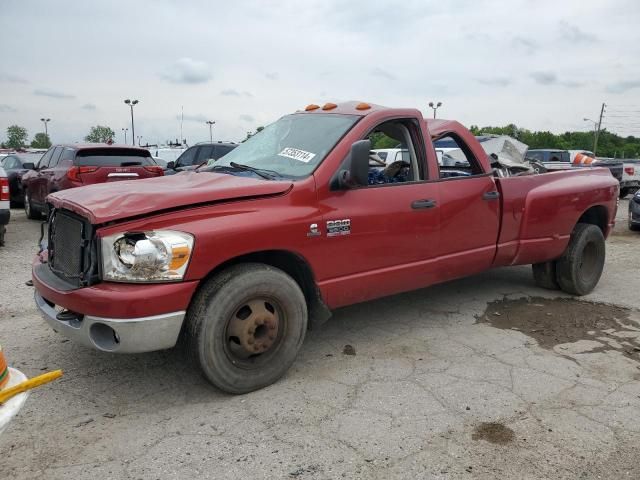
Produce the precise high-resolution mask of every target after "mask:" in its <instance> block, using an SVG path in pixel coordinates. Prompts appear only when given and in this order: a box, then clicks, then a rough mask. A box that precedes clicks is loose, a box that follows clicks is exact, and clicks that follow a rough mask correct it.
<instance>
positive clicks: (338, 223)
mask: <svg viewBox="0 0 640 480" xmlns="http://www.w3.org/2000/svg"><path fill="white" fill-rule="evenodd" d="M350 233H351V219H350V218H345V219H344V220H329V221H328V222H327V237H337V236H339V235H349V234H350Z"/></svg>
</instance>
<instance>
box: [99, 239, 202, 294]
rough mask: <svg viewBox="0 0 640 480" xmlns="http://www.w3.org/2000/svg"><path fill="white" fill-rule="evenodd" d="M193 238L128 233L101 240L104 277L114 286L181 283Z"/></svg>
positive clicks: (189, 256)
mask: <svg viewBox="0 0 640 480" xmlns="http://www.w3.org/2000/svg"><path fill="white" fill-rule="evenodd" d="M192 250H193V236H192V235H189V234H188V233H184V232H175V231H172V230H156V231H150V232H129V233H118V234H116V235H109V236H107V237H103V238H102V277H103V279H104V280H108V281H112V282H172V281H176V280H182V278H183V277H184V274H185V272H186V270H187V265H188V264H189V259H190V258H191V252H192Z"/></svg>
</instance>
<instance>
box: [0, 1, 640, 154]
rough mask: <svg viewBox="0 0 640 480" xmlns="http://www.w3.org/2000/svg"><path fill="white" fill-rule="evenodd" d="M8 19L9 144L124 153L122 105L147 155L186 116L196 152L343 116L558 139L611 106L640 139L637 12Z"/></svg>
mask: <svg viewBox="0 0 640 480" xmlns="http://www.w3.org/2000/svg"><path fill="white" fill-rule="evenodd" d="M0 19H1V20H2V30H1V31H2V41H1V42H0V139H4V138H6V134H5V132H6V127H7V126H9V125H12V124H19V125H23V126H25V127H26V128H27V129H28V131H29V134H30V136H32V135H33V134H35V133H36V132H39V131H42V123H41V122H40V121H39V119H40V118H41V117H43V116H44V117H49V118H51V122H50V124H49V132H50V134H51V137H52V139H53V141H54V142H73V141H77V140H80V139H81V138H82V137H83V136H84V135H85V134H86V133H87V131H88V130H89V128H90V126H91V125H96V124H102V125H108V126H110V127H111V128H113V129H114V130H115V131H116V132H117V134H118V140H119V141H121V140H122V132H121V129H122V128H124V127H128V128H129V129H130V127H131V125H130V116H129V109H128V107H127V106H125V105H124V103H123V100H124V99H125V98H132V99H134V98H135V99H138V100H139V101H140V103H139V104H138V105H137V106H136V107H135V119H136V136H137V135H142V137H143V138H142V142H143V143H144V142H146V141H149V142H150V143H151V142H153V143H155V142H163V141H166V140H168V139H170V138H173V139H175V138H176V137H178V136H179V134H180V120H179V118H180V112H181V108H182V107H184V136H185V137H186V138H187V139H188V141H189V143H194V142H196V141H201V140H206V139H208V136H209V130H208V127H207V125H206V124H205V121H206V120H215V121H216V125H215V126H214V137H215V139H219V140H236V141H237V140H239V139H241V138H243V137H244V135H245V133H246V132H247V131H248V130H254V129H255V128H256V127H257V126H259V125H263V124H267V123H269V122H271V121H273V120H275V119H276V118H278V117H279V116H281V115H283V114H286V113H289V112H291V111H294V110H296V109H299V108H302V107H304V106H305V105H307V104H308V103H311V102H313V103H323V102H326V101H341V100H365V101H370V102H373V103H378V104H382V105H388V106H410V107H417V108H421V109H422V110H423V112H425V113H427V110H428V108H427V106H426V105H427V103H428V102H429V101H431V100H433V101H441V102H443V106H442V108H441V110H440V111H439V116H442V117H446V118H453V119H457V120H460V121H462V122H463V123H464V124H466V125H471V124H479V125H496V124H497V125H503V124H507V123H510V122H514V123H516V124H517V125H519V126H522V127H526V128H530V129H549V130H551V131H555V132H559V131H564V130H567V129H571V130H587V129H589V128H590V126H589V125H588V123H587V122H584V121H583V118H584V117H590V118H593V119H596V118H597V115H598V114H599V110H600V105H601V104H602V102H606V103H607V105H608V108H607V114H606V116H605V121H604V125H605V126H608V127H609V128H610V129H612V130H614V131H616V130H617V131H619V132H620V133H624V134H635V135H637V136H640V30H639V27H638V25H640V3H639V2H638V1H637V0H602V1H594V0H562V1H558V0H554V1H547V0H538V1H535V2H533V1H524V0H511V1H509V2H507V1H492V0H488V1H477V0H476V1H471V0H448V1H444V0H438V1H433V0H416V1H413V0H404V1H400V2H394V1H391V0H388V1H383V0H366V1H365V0H349V1H347V0H319V1H315V0H309V1H306V0H305V1H301V0H298V1H295V0H282V1H275V0H263V1H245V0H236V1H234V2H229V1H225V2H221V1H207V0H201V1H199V0H183V1H177V0H175V1H174V0H154V1H151V0H137V1H132V0H128V1H120V0H109V1H107V2H97V1H81V0H77V1H71V0H56V1H55V2H52V1H44V0H41V1H36V0H3V1H2V9H0ZM130 134H131V131H130V130H129V135H130ZM130 138H131V137H129V139H130Z"/></svg>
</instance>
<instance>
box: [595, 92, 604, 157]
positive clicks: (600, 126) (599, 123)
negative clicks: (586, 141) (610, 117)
mask: <svg viewBox="0 0 640 480" xmlns="http://www.w3.org/2000/svg"><path fill="white" fill-rule="evenodd" d="M606 106H607V105H606V104H604V103H603V104H602V108H601V109H600V119H599V120H598V130H596V138H595V139H594V140H593V154H594V155H597V154H598V152H597V150H598V137H599V136H600V130H601V128H602V117H603V116H604V108H605V107H606Z"/></svg>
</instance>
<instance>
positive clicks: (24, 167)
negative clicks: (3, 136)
mask: <svg viewBox="0 0 640 480" xmlns="http://www.w3.org/2000/svg"><path fill="white" fill-rule="evenodd" d="M41 157H42V154H41V153H12V154H10V155H8V156H6V157H5V158H3V159H2V168H4V169H5V171H6V172H7V177H8V178H9V199H10V202H11V207H12V208H16V207H19V206H22V205H23V203H24V190H23V188H22V175H24V174H25V173H27V172H28V171H29V170H32V169H33V168H34V165H36V164H37V163H38V160H40V158H41Z"/></svg>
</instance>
